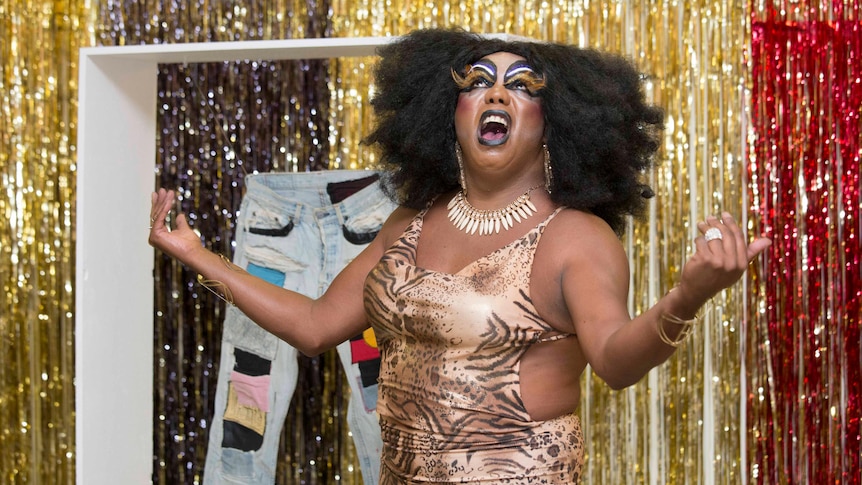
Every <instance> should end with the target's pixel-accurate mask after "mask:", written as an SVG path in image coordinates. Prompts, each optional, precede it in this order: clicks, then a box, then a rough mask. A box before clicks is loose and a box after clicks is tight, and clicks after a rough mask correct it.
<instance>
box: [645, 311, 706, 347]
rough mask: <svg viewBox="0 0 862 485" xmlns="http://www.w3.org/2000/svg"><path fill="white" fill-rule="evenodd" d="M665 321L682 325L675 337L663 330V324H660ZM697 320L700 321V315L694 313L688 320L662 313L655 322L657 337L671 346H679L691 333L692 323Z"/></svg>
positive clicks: (692, 329)
mask: <svg viewBox="0 0 862 485" xmlns="http://www.w3.org/2000/svg"><path fill="white" fill-rule="evenodd" d="M665 321H667V322H670V323H673V324H674V325H679V326H681V327H682V330H680V332H679V334H678V335H677V336H676V338H675V339H674V338H671V337H670V336H669V335H668V334H667V332H666V331H665V329H664V325H662V323H663V322H665ZM698 321H700V315H696V316H695V317H694V318H692V319H690V320H684V319H682V318H679V317H678V316H676V315H671V314H670V313H662V315H661V318H659V319H658V323H657V324H656V330H657V331H658V338H659V339H661V341H662V342H664V343H666V344H667V345H670V346H671V347H674V348H676V347H679V346H680V345H681V344H682V343H683V342H684V341H685V340H686V339H687V338H688V337H689V336H690V335H691V333H692V331H694V325H695V324H696V323H697V322H698Z"/></svg>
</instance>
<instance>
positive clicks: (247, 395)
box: [230, 371, 269, 412]
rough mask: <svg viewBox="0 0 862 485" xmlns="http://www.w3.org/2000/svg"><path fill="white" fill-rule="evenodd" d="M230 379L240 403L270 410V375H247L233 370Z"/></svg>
mask: <svg viewBox="0 0 862 485" xmlns="http://www.w3.org/2000/svg"><path fill="white" fill-rule="evenodd" d="M230 381H231V382H232V383H233V389H234V391H235V392H236V399H237V402H239V404H242V405H243V406H249V407H253V408H257V409H260V410H261V411H263V412H268V411H269V376H268V375H265V376H247V375H245V374H243V373H241V372H237V371H231V373H230Z"/></svg>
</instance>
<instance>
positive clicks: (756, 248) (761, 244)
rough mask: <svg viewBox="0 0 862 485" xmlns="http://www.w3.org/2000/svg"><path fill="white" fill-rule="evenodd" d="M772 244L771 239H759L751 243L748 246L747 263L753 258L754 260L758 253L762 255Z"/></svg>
mask: <svg viewBox="0 0 862 485" xmlns="http://www.w3.org/2000/svg"><path fill="white" fill-rule="evenodd" d="M771 244H772V239H769V238H768V237H759V238H757V239H755V240H754V241H752V242H751V244H749V245H748V252H747V256H748V262H749V263H750V262H751V261H752V260H754V258H756V257H757V256H758V255H760V253H762V252H763V251H764V250H765V249H766V248H768V247H769V246H770V245H771Z"/></svg>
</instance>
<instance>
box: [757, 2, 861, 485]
mask: <svg viewBox="0 0 862 485" xmlns="http://www.w3.org/2000/svg"><path fill="white" fill-rule="evenodd" d="M752 10H753V12H752V20H751V24H752V32H753V37H752V39H753V40H752V47H751V50H752V55H751V62H752V86H753V93H752V126H751V138H752V145H751V147H750V154H749V155H750V162H751V169H750V170H751V181H752V183H751V185H750V188H749V190H750V191H751V199H752V203H753V205H754V207H755V208H756V209H757V210H758V211H759V212H760V214H759V224H758V226H759V227H758V229H759V230H761V231H764V232H767V233H769V234H771V236H772V239H773V245H772V247H771V248H770V250H769V251H768V254H767V255H766V257H765V258H764V259H763V260H762V261H761V264H760V265H759V269H760V273H761V275H762V277H761V278H759V279H758V281H757V285H756V287H755V290H756V295H757V297H758V300H757V305H752V308H751V318H752V322H753V329H752V332H751V336H750V338H749V342H748V348H749V351H750V356H749V367H750V369H751V372H750V381H751V382H750V386H749V387H750V389H751V394H750V397H749V408H748V414H749V421H750V427H751V432H750V433H749V435H748V436H749V443H750V445H749V446H750V449H751V450H750V455H752V456H751V460H752V463H751V479H752V481H754V482H756V483H769V484H773V483H774V484H795V483H833V484H859V483H862V449H860V440H862V428H860V427H862V336H860V325H862V302H860V300H862V251H860V243H859V238H860V236H862V223H860V216H862V214H860V210H862V180H860V165H862V123H860V116H862V3H860V2H858V1H854V2H776V3H771V4H756V5H755V7H754V8H753V9H752Z"/></svg>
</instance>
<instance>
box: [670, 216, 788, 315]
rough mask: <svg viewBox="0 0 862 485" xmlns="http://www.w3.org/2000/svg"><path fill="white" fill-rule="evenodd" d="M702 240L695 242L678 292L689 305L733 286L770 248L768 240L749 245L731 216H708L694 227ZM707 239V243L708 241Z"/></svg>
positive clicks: (684, 268) (698, 302)
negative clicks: (755, 259)
mask: <svg viewBox="0 0 862 485" xmlns="http://www.w3.org/2000/svg"><path fill="white" fill-rule="evenodd" d="M697 228H698V230H699V231H700V232H701V236H698V237H697V238H695V240H694V243H695V248H696V250H695V253H694V255H692V256H691V258H689V259H688V261H686V263H685V266H684V267H683V269H682V276H681V278H680V282H679V286H678V290H679V291H681V292H682V294H683V295H684V296H685V298H686V299H687V300H688V301H689V303H692V304H696V305H698V306H700V305H702V304H703V303H706V302H707V301H708V300H709V299H710V298H712V297H713V296H715V294H716V293H718V292H719V291H721V290H723V289H725V288H727V287H729V286H731V285H733V284H734V283H736V281H737V280H739V278H740V277H741V276H742V275H743V274H744V273H745V270H746V269H747V268H748V265H749V263H750V262H751V261H752V260H753V259H754V258H756V257H757V256H758V255H759V254H760V253H762V252H763V250H764V249H766V248H767V247H769V245H770V244H772V241H771V240H770V239H769V238H765V237H760V238H756V239H754V240H753V241H751V243H749V242H748V240H747V239H746V236H745V234H744V232H743V231H742V229H740V227H739V226H738V225H737V224H736V221H735V220H734V219H733V216H731V215H730V214H728V213H727V212H723V213H722V214H721V219H718V218H717V217H715V216H709V217H707V218H706V220H705V221H701V222H698V223H697ZM707 236H709V240H707Z"/></svg>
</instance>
